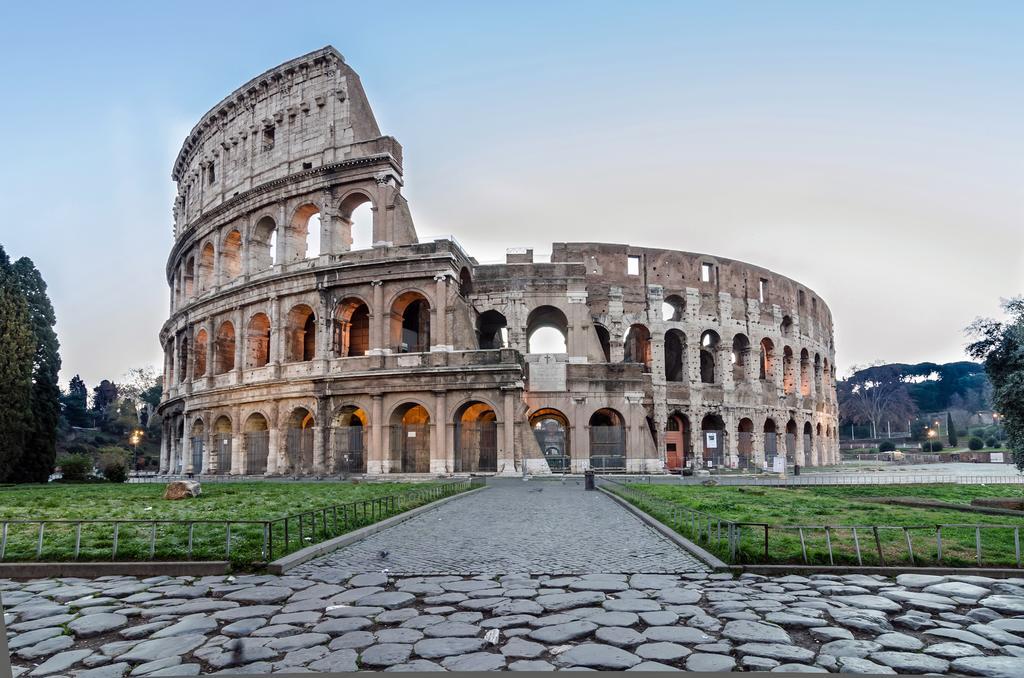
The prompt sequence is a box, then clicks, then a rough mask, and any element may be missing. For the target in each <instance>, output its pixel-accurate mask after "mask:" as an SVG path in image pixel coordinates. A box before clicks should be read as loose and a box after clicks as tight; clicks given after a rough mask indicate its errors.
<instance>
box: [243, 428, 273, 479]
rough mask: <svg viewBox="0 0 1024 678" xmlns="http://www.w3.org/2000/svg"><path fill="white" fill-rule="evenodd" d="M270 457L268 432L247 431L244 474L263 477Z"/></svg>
mask: <svg viewBox="0 0 1024 678" xmlns="http://www.w3.org/2000/svg"><path fill="white" fill-rule="evenodd" d="M269 456H270V431H249V432H247V433H246V434H245V469H244V470H245V474H246V475H250V476H254V475H263V474H264V473H266V472H267V459H268V458H269Z"/></svg>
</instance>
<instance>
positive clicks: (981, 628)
mask: <svg viewBox="0 0 1024 678" xmlns="http://www.w3.org/2000/svg"><path fill="white" fill-rule="evenodd" d="M966 630H967V631H970V632H971V633H974V634H977V635H979V636H981V637H982V638H985V639H986V640H991V641H992V642H994V643H999V644H1000V645H1024V633H1022V634H1021V635H1017V634H1013V633H1010V632H1009V631H1004V630H1003V629H1001V628H999V627H998V626H995V625H993V624H991V623H989V624H971V625H970V626H968V627H967V629H966Z"/></svg>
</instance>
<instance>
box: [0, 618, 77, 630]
mask: <svg viewBox="0 0 1024 678" xmlns="http://www.w3.org/2000/svg"><path fill="white" fill-rule="evenodd" d="M74 618H75V615H73V614H56V615H52V616H48V617H40V618H38V619H33V620H31V621H20V622H18V623H16V624H10V625H8V626H7V630H8V631H16V632H18V633H22V632H24V631H35V630H36V629H45V628H48V627H51V626H61V625H62V624H67V623H68V622H69V621H71V620H72V619H74Z"/></svg>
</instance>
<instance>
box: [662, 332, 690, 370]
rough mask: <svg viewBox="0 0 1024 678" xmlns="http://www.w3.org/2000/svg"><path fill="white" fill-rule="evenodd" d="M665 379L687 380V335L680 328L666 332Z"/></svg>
mask: <svg viewBox="0 0 1024 678" xmlns="http://www.w3.org/2000/svg"><path fill="white" fill-rule="evenodd" d="M665 379H666V380H667V381H687V379H686V335H685V334H683V333H682V332H680V331H679V330H669V331H668V332H666V333H665Z"/></svg>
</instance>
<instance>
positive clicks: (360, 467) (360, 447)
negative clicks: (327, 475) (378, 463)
mask: <svg viewBox="0 0 1024 678" xmlns="http://www.w3.org/2000/svg"><path fill="white" fill-rule="evenodd" d="M331 466H332V467H333V469H334V473H336V474H338V475H342V476H348V475H351V474H353V473H366V428H364V427H362V426H337V427H335V428H334V459H333V461H332V464H331Z"/></svg>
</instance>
